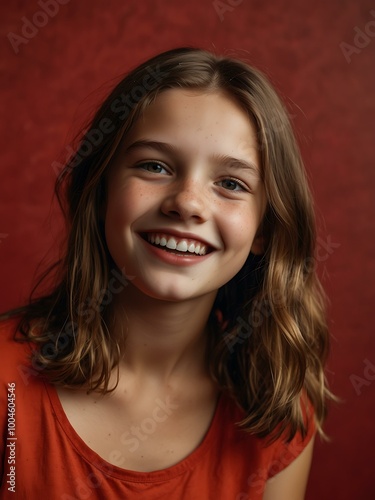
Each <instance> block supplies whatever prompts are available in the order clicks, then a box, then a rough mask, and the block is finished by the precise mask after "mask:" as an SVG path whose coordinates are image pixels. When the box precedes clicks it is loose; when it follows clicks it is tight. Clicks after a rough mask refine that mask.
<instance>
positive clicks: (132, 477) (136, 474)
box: [44, 381, 224, 483]
mask: <svg viewBox="0 0 375 500" xmlns="http://www.w3.org/2000/svg"><path fill="white" fill-rule="evenodd" d="M44 384H45V387H46V391H47V394H48V397H49V400H50V403H51V406H52V409H53V412H54V414H55V416H56V419H57V421H58V424H59V426H60V428H61V430H62V431H63V433H64V434H65V435H66V437H67V438H68V440H69V442H70V444H71V446H72V447H73V448H74V449H75V451H76V452H77V453H78V454H79V456H80V457H81V458H83V459H84V460H85V461H86V462H88V463H89V464H90V465H91V466H93V467H95V468H96V469H99V470H100V471H101V472H103V473H104V474H105V475H107V476H111V477H112V478H116V479H119V480H122V481H132V482H149V483H151V482H162V481H167V480H169V479H171V478H173V477H175V476H178V475H180V474H183V473H184V472H185V471H187V470H190V469H192V468H193V467H194V466H195V465H196V464H197V463H198V462H199V460H201V458H202V457H203V455H204V454H205V453H206V452H207V451H208V449H209V448H210V446H211V444H212V442H213V440H214V438H215V435H217V431H218V428H219V426H220V421H221V418H220V415H221V414H222V406H223V400H224V397H223V394H222V392H220V393H219V395H218V398H217V401H216V407H215V411H214V414H213V417H212V419H211V422H210V426H209V428H208V429H207V432H206V434H205V436H204V437H203V439H202V441H201V443H200V444H199V445H198V446H197V447H196V448H195V449H194V450H193V451H192V452H191V453H190V454H189V455H187V456H186V457H185V458H183V459H182V460H180V461H179V462H178V463H176V464H174V465H171V466H170V467H167V468H165V469H160V470H155V471H151V472H143V471H133V470H131V469H125V468H122V467H118V466H117V465H113V464H111V463H110V462H108V461H107V460H105V459H104V458H102V457H101V456H100V455H99V454H98V453H97V452H95V451H94V450H93V449H92V448H90V446H89V445H88V444H87V443H86V442H85V441H84V440H83V439H82V438H81V437H80V436H79V434H78V433H77V432H76V431H75V429H74V427H73V426H72V424H71V423H70V421H69V419H68V417H67V415H66V413H65V411H64V408H63V406H62V404H61V401H60V398H59V396H58V393H57V390H56V387H55V386H54V385H51V384H49V383H48V382H46V381H44Z"/></svg>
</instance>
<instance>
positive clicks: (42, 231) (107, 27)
mask: <svg viewBox="0 0 375 500" xmlns="http://www.w3.org/2000/svg"><path fill="white" fill-rule="evenodd" d="M43 1H46V0H39V2H37V1H34V0H32V1H30V0H29V1H20V0H19V1H17V2H16V1H13V2H8V3H5V2H3V3H2V6H1V7H0V9H1V12H0V19H1V21H0V23H1V40H0V43H1V62H0V64H1V70H2V77H1V81H0V85H1V112H2V125H3V129H2V133H1V134H0V143H1V144H0V165H1V184H0V200H1V212H0V259H1V268H0V271H1V285H2V286H1V290H0V299H1V309H2V310H3V309H5V308H7V307H10V306H15V305H17V304H19V303H20V302H22V301H24V300H25V298H26V296H27V293H28V291H29V289H30V286H31V283H32V279H33V275H34V271H35V269H36V266H37V263H38V262H39V261H40V260H41V259H42V258H45V259H46V262H49V261H51V260H52V259H53V257H54V256H55V255H56V251H55V250H53V248H54V247H55V246H56V242H58V240H59V236H60V228H61V220H60V217H59V214H58V212H57V211H56V210H55V208H53V207H52V208H51V196H52V188H53V183H54V181H55V178H56V174H55V172H54V170H53V168H52V167H51V165H52V164H53V162H54V161H60V160H61V159H62V158H64V157H65V155H66V149H65V148H66V146H67V145H68V144H69V142H70V141H71V139H72V137H73V136H74V133H75V132H77V130H78V128H79V127H80V126H81V125H82V124H84V119H85V117H86V115H87V112H88V111H89V110H90V109H92V105H93V104H94V103H95V102H97V101H98V100H99V99H100V98H101V96H103V95H104V94H105V92H106V91H107V89H109V88H110V87H111V85H112V83H113V81H114V80H113V79H116V78H117V77H118V75H119V74H121V73H124V72H125V71H127V70H128V69H129V68H130V67H132V66H134V65H135V64H137V63H139V62H140V61H142V60H144V59H145V58H147V57H149V56H151V55H153V54H155V53H157V52H160V51H162V50H165V49H168V48H172V47H174V46H180V45H188V44H189V45H190V44H191V45H195V46H201V47H204V48H208V49H214V50H217V51H218V52H226V53H229V54H235V55H237V56H239V57H244V58H246V59H248V60H249V61H250V62H251V63H252V64H254V65H255V66H257V67H259V68H260V69H262V70H263V71H265V72H266V73H267V74H268V75H269V76H270V78H271V80H272V81H273V83H274V84H275V85H276V86H277V87H278V89H279V90H280V92H281V94H282V95H283V97H284V98H285V100H286V101H287V103H288V106H289V110H290V113H291V115H292V117H293V120H294V123H295V127H296V129H297V131H298V136H299V140H300V144H301V147H302V151H303V154H304V158H305V161H306V165H307V169H308V172H309V177H310V179H311V183H312V187H313V191H314V194H315V198H316V204H317V210H318V215H319V219H320V222H321V240H320V254H319V255H320V256H321V258H320V260H321V262H320V271H321V274H322V276H323V281H324V284H325V287H326V289H327V291H328V294H329V296H330V298H331V303H332V304H331V307H330V325H331V331H332V338H333V340H332V356H331V361H330V364H329V372H328V376H329V379H330V381H331V383H332V387H333V389H334V391H335V392H336V393H337V394H338V395H340V396H341V397H342V398H343V400H344V403H343V404H342V405H341V406H339V407H333V408H332V410H331V413H330V416H329V418H328V421H327V432H328V433H329V434H330V435H331V438H332V442H331V443H330V444H321V443H317V446H316V452H315V460H314V463H313V467H312V473H311V477H310V482H309V492H308V495H307V498H308V499H309V500H313V499H316V498H320V499H322V500H324V499H334V498H335V499H336V498H339V499H340V500H346V499H347V500H353V499H356V500H360V499H363V500H368V499H370V498H375V486H374V479H373V477H374V470H375V458H374V448H373V446H374V443H375V428H374V425H373V420H374V415H375V371H374V370H372V371H371V370H370V369H367V370H366V360H368V362H369V363H373V364H375V340H374V338H375V335H374V334H375V331H374V330H375V324H374V323H375V321H374V306H375V301H374V298H375V294H374V282H375V241H374V235H375V199H374V198H375V196H374V194H375V192H374V187H375V169H374V155H373V152H374V148H373V144H374V132H375V98H374V89H375V72H374V62H375V58H374V55H375V5H374V3H373V1H372V0H356V1H354V0H352V1H348V0H341V1H340V0H332V1H329V2H327V1H323V0H315V1H314V2H312V1H306V0H305V1H297V0H275V1H272V2H271V1H263V0H223V1H201V0H190V1H189V2H177V1H172V0H170V1H168V0H159V1H158V2H152V1H151V0H143V1H140V2H136V1H135V0H133V1H126V2H125V1H123V0H106V1H105V2H101V1H97V0H80V1H78V0H60V3H59V9H58V12H57V7H55V8H54V9H52V10H51V11H50V14H49V16H43V15H41V14H40V12H42V8H41V3H43ZM49 2H50V5H52V4H54V5H55V6H56V5H58V4H57V3H56V1H55V0H49ZM50 9H51V7H50ZM25 18H26V19H25ZM27 20H29V21H31V22H33V24H34V25H35V24H37V25H39V28H34V29H33V28H32V26H30V25H29V26H28V28H26V27H25V26H26V24H27ZM43 24H45V25H44V26H42V25H43ZM361 30H362V31H361ZM361 33H362V34H361ZM366 33H367V34H366ZM20 37H23V40H22V39H21V38H20ZM98 89H99V90H98ZM89 95H90V97H89V99H86V98H87V96H89ZM49 214H50V218H49V219H47V217H48V215H49Z"/></svg>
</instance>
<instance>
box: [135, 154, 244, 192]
mask: <svg viewBox="0 0 375 500" xmlns="http://www.w3.org/2000/svg"><path fill="white" fill-rule="evenodd" d="M135 168H137V169H140V170H144V171H145V172H149V173H151V174H155V175H163V176H164V175H171V172H170V169H169V168H168V167H167V166H166V165H164V164H163V163H161V162H160V161H145V162H142V163H138V164H136V165H135ZM215 184H216V185H217V186H220V187H222V188H223V189H225V190H226V191H232V192H251V189H250V188H249V187H248V186H247V185H246V184H245V183H244V182H243V181H241V180H240V179H237V178H235V177H231V176H227V177H223V178H222V179H221V180H219V181H216V182H215Z"/></svg>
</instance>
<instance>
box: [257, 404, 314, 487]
mask: <svg viewBox="0 0 375 500" xmlns="http://www.w3.org/2000/svg"><path fill="white" fill-rule="evenodd" d="M304 399H305V400H306V399H307V398H304ZM301 407H302V412H303V418H304V422H305V425H306V428H307V433H306V435H305V437H302V434H301V433H300V432H297V433H296V435H295V436H294V437H293V439H292V440H291V441H290V442H287V441H286V439H285V437H283V436H282V437H280V438H279V439H278V440H277V441H276V442H275V443H274V445H275V446H274V453H273V457H272V461H271V463H270V466H269V469H268V477H267V479H270V478H271V477H273V476H275V475H276V474H278V473H279V472H281V471H282V470H284V469H285V468H286V467H287V466H288V465H290V464H291V463H292V462H293V461H294V460H295V459H296V458H297V457H298V456H299V455H300V454H301V453H302V451H303V450H304V449H305V448H306V446H307V445H308V444H309V442H310V441H311V439H312V438H313V436H314V435H315V433H316V425H315V419H314V408H313V406H312V404H311V402H310V401H309V400H307V408H306V406H305V404H303V403H302V404H301Z"/></svg>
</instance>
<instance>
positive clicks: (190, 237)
mask: <svg viewBox="0 0 375 500" xmlns="http://www.w3.org/2000/svg"><path fill="white" fill-rule="evenodd" d="M147 233H153V234H165V235H170V236H174V237H176V238H178V239H179V240H195V241H197V242H199V243H203V244H204V245H206V247H207V248H210V249H213V250H216V249H217V247H216V246H215V245H213V244H212V243H210V242H209V241H207V240H205V239H204V238H202V237H201V236H198V235H196V234H194V233H185V232H181V231H178V230H176V229H167V228H157V229H147V230H146V231H140V234H147Z"/></svg>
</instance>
